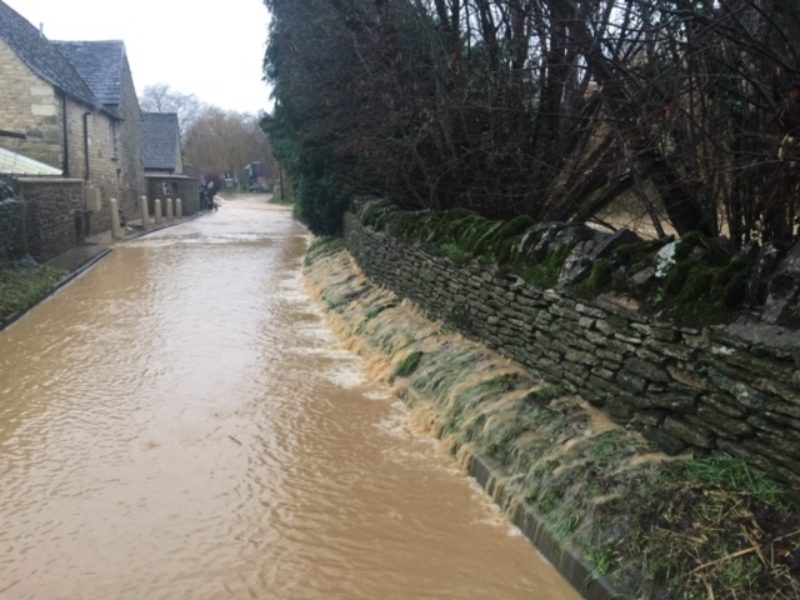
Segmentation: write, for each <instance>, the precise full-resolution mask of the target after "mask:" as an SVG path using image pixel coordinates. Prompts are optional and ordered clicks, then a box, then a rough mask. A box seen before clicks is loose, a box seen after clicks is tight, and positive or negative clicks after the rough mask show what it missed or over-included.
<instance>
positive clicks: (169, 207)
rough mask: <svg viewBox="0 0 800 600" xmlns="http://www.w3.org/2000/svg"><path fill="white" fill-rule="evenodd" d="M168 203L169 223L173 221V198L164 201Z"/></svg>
mask: <svg viewBox="0 0 800 600" xmlns="http://www.w3.org/2000/svg"><path fill="white" fill-rule="evenodd" d="M164 202H165V203H166V213H167V221H172V217H173V211H172V198H167V199H166V200H164Z"/></svg>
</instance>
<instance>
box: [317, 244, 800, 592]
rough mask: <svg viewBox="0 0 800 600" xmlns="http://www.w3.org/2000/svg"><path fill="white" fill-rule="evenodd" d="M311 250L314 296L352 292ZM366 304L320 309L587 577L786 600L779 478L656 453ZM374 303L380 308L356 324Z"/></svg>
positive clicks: (799, 531) (798, 558)
mask: <svg viewBox="0 0 800 600" xmlns="http://www.w3.org/2000/svg"><path fill="white" fill-rule="evenodd" d="M317 256H318V259H317V260H314V261H312V263H311V265H310V267H309V269H308V271H307V273H308V274H309V276H312V277H314V278H316V279H317V280H318V281H319V282H321V284H322V286H323V288H324V289H325V294H326V295H327V294H330V296H331V297H332V298H347V297H350V296H352V294H353V293H354V292H356V291H359V290H361V289H362V288H363V286H364V285H365V284H364V282H363V279H359V278H356V277H354V275H352V273H350V272H349V271H348V270H347V269H350V268H352V267H351V266H350V263H349V262H348V261H347V260H346V258H345V256H344V254H342V255H341V256H338V258H337V254H335V253H333V254H332V253H327V254H325V253H321V252H318V253H317ZM332 273H336V274H335V275H332ZM366 285H369V284H366ZM369 298H370V302H369V303H367V302H358V301H356V302H353V303H350V304H344V303H337V304H335V305H334V308H332V310H334V311H335V312H336V314H337V315H338V316H339V317H340V318H341V319H342V320H343V321H344V322H345V323H349V327H350V331H351V332H355V331H356V330H358V331H359V335H360V339H361V340H362V341H363V342H364V345H365V347H366V348H370V349H371V350H368V352H374V353H377V354H379V355H381V356H383V357H385V358H388V359H390V360H393V359H394V360H395V362H396V364H395V371H394V372H395V374H396V373H397V372H398V371H400V372H403V373H405V374H404V375H403V379H402V380H400V381H399V382H400V385H401V393H404V394H407V395H408V397H409V398H414V399H416V401H418V402H424V403H426V404H429V405H430V407H431V410H432V411H433V412H434V413H435V414H436V415H437V422H438V423H439V424H440V425H441V426H440V427H439V428H437V431H438V432H439V435H440V436H441V437H442V438H443V439H444V440H445V441H446V444H447V446H448V447H449V448H451V449H452V451H453V453H454V454H456V455H460V454H461V453H462V452H466V453H476V454H479V455H482V456H485V457H489V458H491V459H492V460H493V461H494V462H495V464H497V466H498V470H497V472H496V476H497V477H498V484H497V488H498V489H500V488H502V489H503V490H504V497H506V495H509V494H510V496H511V497H513V498H515V499H517V501H519V502H524V503H525V504H526V505H527V506H528V507H530V509H531V510H533V511H534V512H535V513H536V514H538V515H539V516H540V517H541V518H542V519H543V521H544V522H545V523H546V524H547V527H548V529H549V532H550V534H551V535H552V536H553V538H554V539H556V540H558V541H559V542H561V543H563V544H565V545H568V546H570V547H572V548H574V549H576V550H577V551H578V552H579V553H581V554H582V555H583V556H584V557H585V558H586V559H587V561H588V562H589V563H590V564H591V565H592V569H593V574H594V576H596V577H599V576H602V577H604V578H606V579H607V580H608V581H610V582H611V583H612V585H614V586H615V587H616V588H617V589H618V590H620V591H621V592H623V594H624V596H625V597H630V598H686V599H693V598H698V599H700V598H704V599H705V598H758V599H766V598H770V599H773V598H778V599H781V598H786V599H788V598H798V597H800V514H798V510H797V503H796V499H795V497H794V496H792V495H791V493H790V492H789V491H788V489H787V488H786V487H785V486H784V485H783V484H781V483H779V482H777V481H774V480H772V479H771V478H769V477H768V476H766V475H764V474H762V473H761V472H759V471H756V470H754V469H752V468H751V467H748V466H747V464H746V463H744V462H743V461H742V460H740V459H738V458H735V457H731V456H727V455H724V454H717V455H712V456H707V457H691V456H688V455H687V456H681V457H677V458H672V459H668V458H667V457H666V456H664V455H663V454H660V453H658V452H657V451H656V449H655V448H654V447H653V446H652V445H651V444H649V443H648V442H647V441H645V440H644V439H643V438H642V437H640V436H639V435H638V434H636V433H634V432H631V431H627V430H625V429H621V428H618V427H615V426H613V425H612V424H610V423H608V422H605V421H602V420H598V419H597V417H596V416H594V415H593V413H592V411H591V410H590V409H589V407H588V405H587V404H586V403H585V402H583V401H582V400H581V399H579V398H575V397H572V396H569V395H567V394H566V393H565V390H563V389H561V388H560V387H559V386H554V385H546V384H545V385H543V384H541V382H538V381H535V380H533V379H532V378H531V377H530V376H529V375H528V374H526V373H525V372H524V371H522V370H521V369H520V368H518V367H515V366H513V365H510V364H509V363H508V362H507V361H505V360H501V359H499V358H498V357H497V356H495V355H493V354H492V353H491V352H489V351H488V350H486V349H485V348H482V347H481V346H479V345H477V344H474V343H471V342H469V341H466V340H463V339H462V338H460V337H459V336H455V335H450V334H448V333H447V332H446V331H444V332H443V331H442V330H441V328H438V327H435V326H434V325H432V324H431V325H428V326H426V327H427V328H424V329H420V327H422V325H420V321H419V319H418V318H416V319H412V318H410V317H409V315H408V313H407V312H405V311H406V310H407V309H406V308H405V307H404V306H402V305H401V303H400V301H399V299H398V298H397V297H396V296H394V295H393V294H391V293H390V292H388V291H385V290H377V288H374V287H373V289H372V292H370V294H369ZM376 305H380V306H384V307H385V308H383V309H382V310H380V311H379V312H377V313H376V314H372V315H371V316H370V312H371V311H373V310H374V307H375V306H376ZM368 316H369V318H367V317H368ZM416 353H419V354H418V356H419V358H416V359H413V363H414V368H413V369H411V368H410V366H409V364H410V363H411V362H412V358H411V357H412V356H414V355H415V354H416ZM423 353H424V360H423V359H422V356H423ZM407 363H409V364H407Z"/></svg>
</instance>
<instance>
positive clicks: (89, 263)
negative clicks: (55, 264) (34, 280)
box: [0, 248, 112, 331]
mask: <svg viewBox="0 0 800 600" xmlns="http://www.w3.org/2000/svg"><path fill="white" fill-rule="evenodd" d="M111 250H112V249H111V248H106V249H105V250H103V251H102V252H101V253H100V254H98V255H97V256H95V257H93V258H91V259H89V260H88V261H87V262H85V263H84V264H82V265H81V266H80V267H78V268H77V269H75V270H74V271H72V272H70V273H69V274H67V275H66V276H65V277H64V278H63V279H61V281H59V282H58V283H56V285H54V286H53V287H52V288H50V289H49V290H48V291H47V292H45V293H44V294H43V295H42V296H41V297H40V298H39V299H38V300H36V302H34V303H33V304H32V305H31V306H29V307H28V308H26V309H25V310H23V311H20V312H18V313H15V314H13V315H12V316H11V317H9V318H8V319H6V320H5V321H2V322H0V331H3V330H4V329H5V328H6V327H8V326H9V325H12V324H13V323H15V322H16V321H18V320H19V319H21V318H22V317H24V316H25V315H26V314H28V312H29V311H30V310H32V309H33V308H34V307H36V306H38V305H39V304H41V303H42V302H44V301H45V300H47V299H48V298H50V297H51V296H53V295H54V294H55V293H56V292H57V291H59V290H60V289H61V288H63V287H64V286H66V285H67V284H68V283H71V282H72V281H74V280H75V279H77V278H78V277H80V276H81V275H83V274H84V273H86V272H87V271H88V270H89V269H91V268H92V267H93V266H95V265H96V264H97V263H99V262H100V261H101V260H103V259H104V258H105V257H106V256H108V255H109V254H111Z"/></svg>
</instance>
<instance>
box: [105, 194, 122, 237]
mask: <svg viewBox="0 0 800 600" xmlns="http://www.w3.org/2000/svg"><path fill="white" fill-rule="evenodd" d="M108 206H109V210H111V235H112V236H113V237H114V239H120V238H121V237H122V226H121V225H120V223H119V202H117V199H116V198H111V200H109V201H108Z"/></svg>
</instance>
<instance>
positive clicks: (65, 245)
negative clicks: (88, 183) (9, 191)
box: [17, 179, 83, 261]
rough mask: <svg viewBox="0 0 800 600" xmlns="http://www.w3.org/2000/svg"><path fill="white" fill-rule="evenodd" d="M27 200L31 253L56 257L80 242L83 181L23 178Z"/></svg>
mask: <svg viewBox="0 0 800 600" xmlns="http://www.w3.org/2000/svg"><path fill="white" fill-rule="evenodd" d="M17 186H18V192H19V199H21V200H22V201H23V202H24V203H25V215H26V222H25V232H26V235H27V239H28V252H29V253H30V255H31V256H33V257H34V258H35V259H36V260H39V261H44V260H47V259H49V258H53V257H54V256H57V255H59V254H61V253H62V252H65V251H67V250H69V249H70V248H72V247H74V246H76V245H77V243H78V238H77V231H76V225H75V215H76V212H77V211H81V210H82V209H83V183H82V182H81V181H80V180H76V179H75V180H73V179H20V180H18V183H17Z"/></svg>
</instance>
